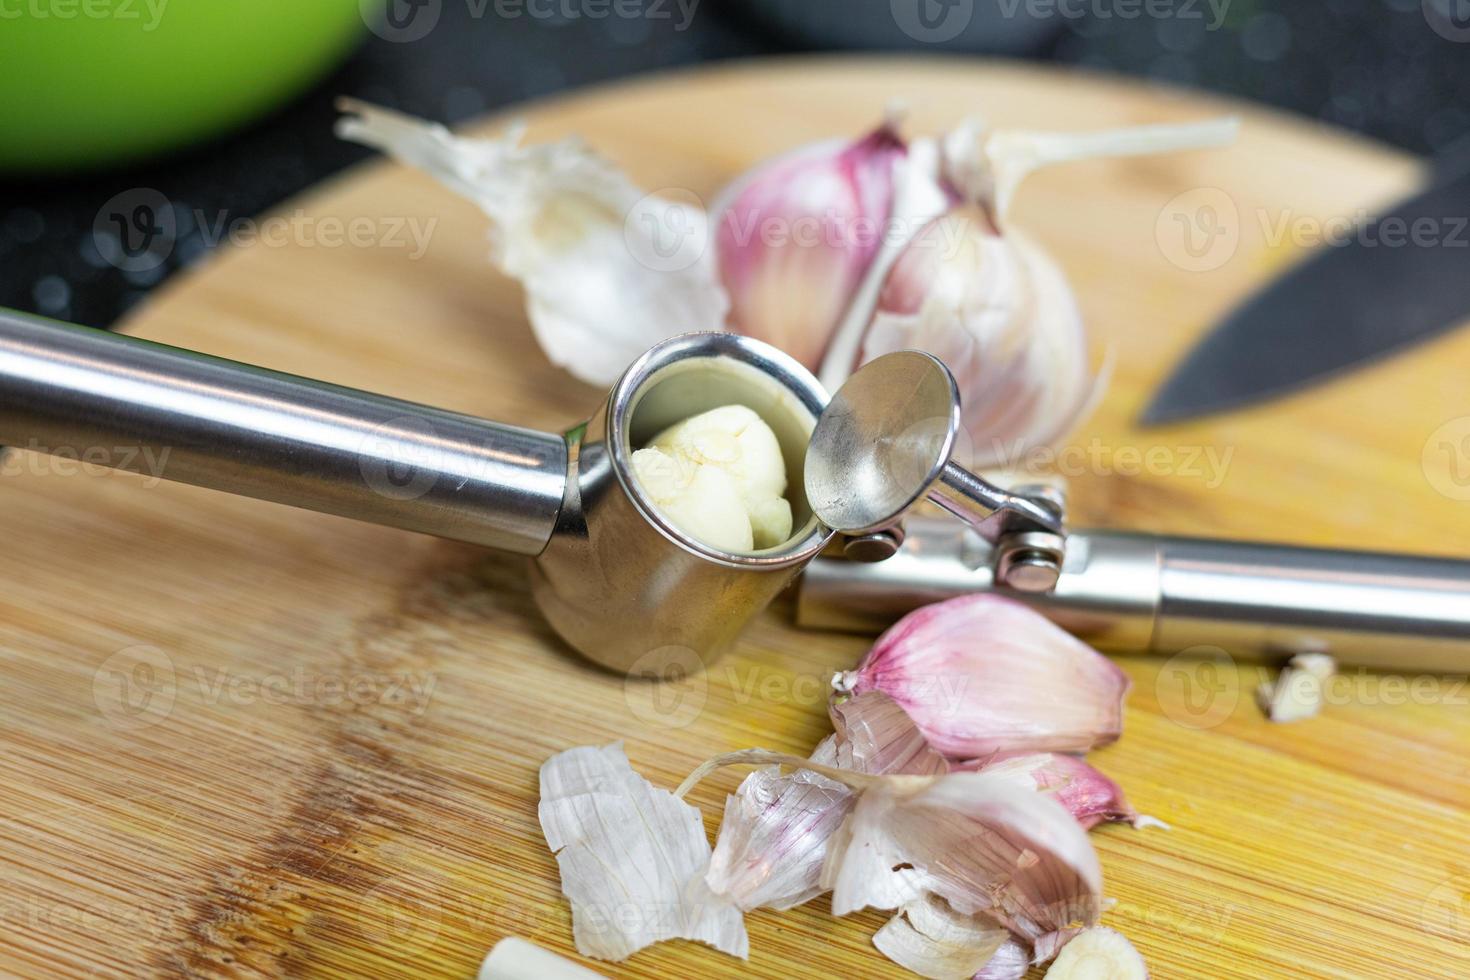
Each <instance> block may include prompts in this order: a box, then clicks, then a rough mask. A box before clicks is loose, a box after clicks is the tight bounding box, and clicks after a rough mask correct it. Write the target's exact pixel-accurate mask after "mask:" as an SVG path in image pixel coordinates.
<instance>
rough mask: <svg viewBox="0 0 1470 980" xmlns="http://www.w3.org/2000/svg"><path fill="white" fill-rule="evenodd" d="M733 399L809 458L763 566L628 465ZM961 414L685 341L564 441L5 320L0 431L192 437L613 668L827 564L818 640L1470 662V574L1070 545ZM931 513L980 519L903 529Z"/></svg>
mask: <svg viewBox="0 0 1470 980" xmlns="http://www.w3.org/2000/svg"><path fill="white" fill-rule="evenodd" d="M731 403H738V404H743V405H746V406H748V407H750V408H752V409H754V410H755V411H756V412H757V413H758V414H760V415H761V417H762V418H763V419H764V420H765V421H766V422H767V424H768V425H770V426H771V428H772V430H773V431H774V432H775V434H776V437H777V440H778V441H779V442H780V444H781V449H782V454H783V456H784V458H785V460H786V463H787V468H788V483H789V488H790V489H789V491H788V496H789V499H790V502H791V504H792V509H793V515H794V518H795V521H794V527H795V530H794V532H793V534H792V536H791V538H790V539H788V540H787V541H786V542H785V543H783V544H782V545H780V546H778V547H775V548H770V549H766V550H764V551H758V552H752V553H730V552H722V551H719V550H716V549H713V548H711V547H709V546H707V545H704V544H701V543H700V542H698V541H696V540H694V539H692V538H690V537H689V536H688V535H686V534H685V533H684V532H682V531H681V530H680V529H679V528H677V527H676V526H674V525H673V524H671V523H670V522H669V521H668V520H667V519H665V517H664V516H663V515H661V514H660V513H659V511H658V510H657V508H656V507H655V506H654V505H653V504H652V503H651V502H650V501H649V500H647V499H646V498H645V497H644V495H643V494H642V492H641V491H640V489H639V487H638V485H637V483H636V481H635V480H634V479H633V478H632V475H631V471H630V458H631V455H632V452H633V451H634V449H636V448H639V447H640V446H641V445H642V444H643V443H644V442H646V441H647V440H648V439H650V438H651V437H652V436H653V435H654V434H655V433H657V432H658V431H660V430H662V429H663V428H665V427H667V426H668V425H670V424H672V423H674V422H677V421H680V420H682V419H683V418H686V417H689V416H691V415H694V414H697V413H699V412H702V411H705V410H706V409H709V408H714V407H717V406H719V405H725V404H731ZM958 408H959V395H958V391H957V389H956V388H955V384H954V380H953V378H951V377H950V375H949V373H948V371H947V370H946V369H945V368H944V366H943V365H942V364H940V363H939V362H938V361H937V360H935V359H934V358H933V357H931V356H929V355H927V354H921V353H918V352H912V351H910V352H901V353H899V354H893V355H888V356H886V357H883V358H879V359H877V360H875V361H873V362H872V363H870V364H868V365H865V366H864V367H863V368H862V369H861V370H859V371H857V372H856V373H854V374H853V376H852V377H851V378H850V379H849V380H848V382H847V383H846V384H844V386H843V388H842V389H841V391H839V392H838V393H837V395H836V396H834V397H832V398H831V399H830V400H829V398H828V396H827V393H826V391H825V390H824V389H823V388H822V387H821V385H820V384H818V382H817V381H816V379H815V378H813V377H812V376H811V374H810V373H809V372H807V371H806V370H805V369H804V368H803V367H802V366H801V365H800V364H798V363H797V362H796V361H794V360H793V359H791V358H790V357H788V356H787V355H785V354H783V353H781V352H780V351H778V350H776V349H775V348H773V347H770V346H768V345H766V344H763V343H761V342H759V341H756V340H752V339H750V338H747V337H741V336H737V335H733V334H724V333H705V334H688V335H684V336H680V337H675V338H673V339H671V340H668V341H665V342H664V343H661V344H659V345H658V346H656V347H654V348H653V349H651V350H650V351H648V352H647V353H645V354H644V355H643V356H641V357H640V358H638V359H637V360H636V361H635V362H634V363H633V364H632V365H631V366H629V368H628V369H627V370H626V371H625V372H624V373H623V375H622V377H621V378H620V379H619V380H618V381H617V383H616V384H615V385H614V386H613V389H612V391H611V392H610V393H609V395H608V397H607V398H606V399H605V400H604V401H603V402H602V403H601V405H599V406H598V407H597V409H596V411H595V412H594V413H593V415H592V417H591V418H590V419H589V420H588V421H586V422H584V423H582V424H581V425H577V426H575V427H573V428H571V429H569V430H568V431H567V432H565V433H560V434H556V433H546V432H537V431H532V430H529V429H523V428H518V427H515V426H510V425H504V424H501V423H496V422H489V421H486V420H483V419H478V418H474V417H472V416H468V415H463V414H460V413H455V412H448V411H444V410H441V409H436V408H430V407H427V406H423V405H418V404H414V403H410V402H404V401H399V400H396V399H391V398H385V397H383V396H380V395H375V394H371V393H368V392H362V391H355V390H352V389H348V388H343V387H338V386H335V385H329V384H325V383H322V382H319V381H312V380H309V379H305V378H300V377H295V376H292V375H288V374H282V373H279V372H274V371H267V370H264V369H262V368H258V367H252V366H249V365H244V364H239V363H236V362H232V361H227V360H223V359H220V358H215V357H210V356H207V355H204V354H199V353H195V352H192V351H187V350H182V349H179V348H175V347H169V346H165V345H162V344H156V343H151V342H149V341H145V340H140V339H137V338H131V337H126V336H121V335H117V334H108V333H102V332H99V331H95V330H90V329H87V328H83V327H77V326H72V325H69V324H62V323H57V322H55V321H50V320H44V319H40V318H36V317H30V316H24V315H20V314H15V313H8V312H4V311H0V442H3V443H7V444H10V445H12V446H21V447H24V448H25V449H27V450H34V451H39V452H48V451H55V450H56V449H58V448H65V447H79V446H86V447H91V448H92V450H93V452H92V453H91V454H89V459H92V460H95V461H97V462H99V463H102V464H104V465H109V466H113V467H116V468H120V469H130V468H136V467H138V466H139V465H140V462H139V461H140V460H141V459H143V458H153V459H155V460H157V459H160V458H162V453H163V452H164V451H165V450H167V457H166V459H167V461H166V463H165V465H164V469H163V472H162V473H155V474H152V475H156V476H162V477H163V478H164V479H168V480H174V481H178V482H183V483H190V484H194V485H198V486H204V487H210V488H213V489H218V490H226V491H229V492H232V493H237V494H242V495H245V496H249V497H255V498H259V499H263V500H270V501H276V502H279V503H285V504H290V505H293V506H297V507H304V508H307V509H311V510H316V511H322V512H326V513H331V514H338V515H341V516H346V517H351V518H356V519H359V520H365V521H371V522H373V523H377V524H383V525H388V526H392V527H399V528H404V529H406V530H411V531H419V532H424V533H428V534H434V535H438V536H440V537H444V538H449V539H453V540H457V541H465V542H469V543H472V544H478V545H482V546H485V547H489V548H495V549H499V550H503V551H509V552H514V553H519V554H524V555H528V556H532V562H531V566H530V583H531V591H532V595H533V597H534V598H535V601H536V603H537V605H538V606H539V608H540V609H541V611H542V613H543V614H544V615H545V616H546V618H547V620H548V621H549V622H550V624H551V625H552V627H553V628H554V629H555V630H556V631H557V632H558V634H560V635H561V636H562V637H563V638H564V639H565V640H566V641H567V642H568V643H569V644H570V645H571V646H573V647H574V648H576V649H577V650H579V651H580V652H581V653H583V654H584V655H586V656H587V657H588V658H589V659H591V660H593V661H595V662H597V663H599V664H602V665H603V666H606V667H609V668H612V669H615V670H620V671H635V672H650V673H659V672H661V671H662V670H663V668H664V667H666V666H668V665H679V666H687V665H688V664H689V663H690V662H691V655H692V657H694V658H697V659H698V661H700V662H704V663H709V662H711V661H712V660H713V659H714V658H716V657H718V656H719V655H720V654H721V653H722V652H723V651H724V650H725V649H727V648H728V647H729V646H730V645H731V644H732V643H733V642H734V640H735V638H736V637H737V636H738V635H739V633H740V631H741V629H742V628H743V627H744V625H745V624H746V623H747V622H748V621H749V620H750V618H751V617H752V616H754V615H755V614H756V613H757V612H759V611H760V610H761V609H763V608H764V607H765V606H766V605H767V604H768V603H769V602H770V601H771V599H773V598H774V597H775V596H776V595H777V594H778V593H779V592H780V591H781V590H782V589H784V588H785V587H786V586H787V585H789V584H790V583H791V581H792V580H793V579H794V578H796V576H797V575H798V574H800V573H801V572H802V571H803V570H804V569H805V570H806V575H805V576H804V582H803V585H802V591H801V595H800V600H799V604H798V608H799V619H800V621H801V622H802V623H804V624H807V625H816V626H823V627H837V628H845V629H851V628H859V629H867V628H871V627H875V626H880V625H882V624H883V623H886V622H887V621H889V620H891V619H893V618H896V617H897V616H898V615H900V614H902V613H903V612H905V611H907V610H908V609H910V608H913V607H914V606H916V605H919V604H922V603H924V602H928V601H933V600H935V599H939V598H944V597H947V596H950V595H954V594H958V593H961V592H966V591H972V590H976V589H996V590H999V591H1004V592H1007V593H1009V594H1012V595H1015V596H1017V597H1018V598H1021V599H1023V600H1024V601H1028V602H1032V603H1034V604H1035V605H1036V606H1037V608H1039V609H1041V611H1043V612H1044V613H1046V614H1047V615H1049V616H1051V617H1053V618H1054V619H1056V620H1057V621H1059V622H1061V623H1062V624H1063V625H1065V626H1067V627H1068V628H1070V629H1073V630H1075V631H1077V632H1078V633H1080V634H1082V635H1085V636H1087V637H1088V638H1089V639H1092V640H1094V642H1097V643H1099V644H1100V645H1103V646H1111V647H1116V648H1126V649H1135V650H1138V649H1156V650H1163V651H1168V652H1174V650H1175V648H1176V647H1179V646H1180V644H1188V643H1213V644H1216V645H1219V646H1222V647H1224V648H1226V649H1227V650H1231V651H1232V652H1237V653H1271V652H1283V653H1284V652H1291V651H1293V650H1295V649H1301V648H1310V649H1321V648H1324V647H1325V648H1326V649H1327V650H1328V651H1329V652H1333V653H1335V654H1337V655H1339V656H1340V657H1342V658H1343V659H1345V660H1348V661H1349V662H1356V663H1363V664H1367V665H1370V666H1378V667H1390V668H1398V669H1408V668H1416V669H1439V670H1464V669H1467V667H1470V562H1457V561H1449V560H1438V559H1426V558H1408V557H1387V556H1372V555H1362V554H1350V553H1345V552H1321V551H1311V550H1308V549H1292V548H1282V547H1278V546H1260V545H1241V544H1232V543H1226V542H1186V541H1180V540H1177V539H1165V538H1147V537H1141V536H1137V535H1118V534H1109V533H1107V532H1088V531H1078V532H1072V533H1070V534H1069V533H1067V530H1066V528H1065V517H1064V513H1063V503H1064V502H1063V501H1062V499H1061V498H1060V496H1058V495H1055V494H1053V493H1051V492H1048V491H1045V490H1042V489H1036V490H1034V491H1032V492H1007V491H1005V490H1002V489H1000V488H998V487H995V486H993V485H992V484H990V483H988V482H987V481H985V480H983V479H981V478H979V477H977V476H975V475H974V474H972V473H969V472H967V471H966V470H964V469H963V468H962V467H960V466H958V465H956V464H955V463H954V462H953V461H952V460H951V458H950V457H951V454H952V452H953V447H954V443H955V435H956V433H957V431H958V426H959V410H958ZM108 446H113V447H131V448H132V449H134V450H145V451H148V452H149V453H151V457H149V456H147V455H145V454H144V453H139V452H127V451H124V450H121V449H115V450H109V449H106V448H104V447H108ZM99 454H100V455H99ZM924 499H928V500H932V501H934V502H936V503H938V504H939V505H940V506H941V507H943V508H944V509H945V510H947V511H949V512H950V513H951V514H953V515H954V516H957V517H959V518H961V519H962V520H964V521H965V522H966V523H968V524H969V525H970V526H969V528H963V527H960V526H957V525H955V524H953V523H950V522H943V524H942V525H939V524H935V523H933V522H932V521H927V520H925V519H919V518H908V519H907V520H906V519H905V514H906V512H907V511H908V509H909V508H910V506H912V505H913V504H914V503H916V502H918V501H920V500H924ZM905 526H906V527H907V535H906V534H905ZM839 532H840V534H839ZM819 554H821V555H824V556H823V557H820V558H819V557H818V556H819ZM882 559H889V560H887V561H882ZM874 561H877V564H874Z"/></svg>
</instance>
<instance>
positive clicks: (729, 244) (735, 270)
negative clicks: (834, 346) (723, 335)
mask: <svg viewBox="0 0 1470 980" xmlns="http://www.w3.org/2000/svg"><path fill="white" fill-rule="evenodd" d="M907 152H908V151H907V147H906V146H905V144H904V141H903V140H902V138H901V137H900V136H899V134H898V132H897V130H896V127H895V125H894V123H893V122H892V121H891V120H890V121H887V122H885V123H884V124H883V125H881V126H880V127H878V129H876V130H874V131H873V132H872V133H870V134H869V135H867V136H866V137H863V138H862V139H859V140H857V141H856V142H851V143H848V142H841V141H834V142H827V143H820V144H817V145H814V146H809V147H805V148H803V149H800V150H797V151H795V152H793V153H790V154H787V155H786V156H782V157H778V158H776V159H775V160H772V161H770V162H768V163H765V164H763V165H761V166H760V167H758V168H756V169H755V170H754V171H752V172H750V173H749V174H747V175H746V176H744V177H742V178H741V179H740V180H738V181H737V182H736V183H735V184H734V185H732V186H731V187H730V188H728V189H727V190H726V191H725V192H724V194H723V195H722V197H721V199H720V201H719V202H718V203H717V204H716V205H715V207H714V208H713V209H712V213H713V214H714V216H715V219H714V220H715V222H716V226H715V229H714V245H715V256H716V265H717V268H718V270H719V277H720V281H721V283H722V284H723V285H724V288H725V291H726V292H727V293H728V295H729V297H730V324H731V326H732V328H733V329H734V330H736V331H737V332H739V333H743V334H746V335H748V336H751V337H756V338H758V339H760V340H764V341H766V342H767V343H770V344H773V345H775V346H776V347H779V348H781V349H782V350H784V351H785V352H786V353H788V354H790V355H792V356H793V357H795V358H796V359H797V360H799V361H801V362H802V363H803V364H805V365H806V366H807V367H809V368H813V369H815V368H816V367H817V365H818V364H820V362H821V360H822V355H823V353H824V352H825V351H826V349H827V345H828V342H829V340H830V339H831V337H832V334H833V333H834V331H835V330H836V328H837V326H838V324H839V322H840V321H841V319H842V317H843V315H844V314H845V313H846V312H847V310H848V308H849V306H850V305H851V304H852V300H853V296H854V294H855V293H856V292H857V291H858V287H859V286H860V285H861V283H862V282H863V279H864V277H865V276H866V275H867V273H868V270H869V268H870V267H871V266H872V263H873V260H874V258H875V257H876V256H877V254H878V251H879V249H880V247H881V245H882V242H883V240H884V237H885V231H886V226H887V224H888V221H889V217H890V213H891V211H892V208H893V200H894V189H895V185H896V183H897V181H898V175H899V170H900V167H901V165H902V164H903V161H904V159H905V157H906V155H907Z"/></svg>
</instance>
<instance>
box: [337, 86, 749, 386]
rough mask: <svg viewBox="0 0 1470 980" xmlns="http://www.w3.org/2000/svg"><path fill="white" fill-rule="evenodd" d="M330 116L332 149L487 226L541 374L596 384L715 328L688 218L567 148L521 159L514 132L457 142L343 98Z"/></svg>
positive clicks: (710, 286)
mask: <svg viewBox="0 0 1470 980" xmlns="http://www.w3.org/2000/svg"><path fill="white" fill-rule="evenodd" d="M338 107H339V108H340V109H342V110H343V111H344V112H346V113H348V115H346V116H344V117H343V118H342V119H341V120H339V121H338V123H337V129H336V131H337V135H338V136H340V137H342V138H343V139H348V140H353V141H354V142H358V143H363V144H365V145H367V146H371V147H374V148H376V149H378V150H381V151H383V152H385V153H389V154H391V155H392V156H394V157H395V158H397V159H399V160H401V161H403V162H404V163H407V164H409V165H411V166H415V167H418V168H419V169H421V170H423V171H424V172H425V173H428V174H430V175H431V176H433V177H435V178H437V179H439V180H440V181H442V182H443V183H444V184H445V185H447V186H448V187H449V188H450V189H451V190H454V191H456V192H457V193H459V194H462V195H464V196H465V197H467V198H469V199H470V200H471V201H474V202H475V203H476V204H478V205H479V206H480V208H481V210H483V211H484V212H485V214H486V215H487V216H488V217H489V218H490V221H491V226H490V242H491V259H492V261H494V262H495V264H496V265H497V266H498V267H499V268H500V270H501V271H502V272H504V273H505V274H506V275H509V276H512V277H514V278H515V279H517V280H518V281H519V282H520V283H521V285H522V286H523V287H524V288H525V294H526V314H527V317H528V319H529V320H530V322H531V328H532V330H533V332H534V333H535V335H536V340H537V342H538V343H539V344H540V346H541V349H542V351H544V352H545V354H546V356H547V358H548V359H549V360H550V361H551V362H552V363H553V364H556V365H558V366H559V367H563V368H565V369H566V370H567V371H568V372H570V373H571V374H573V375H575V376H576V377H578V378H580V379H582V380H583V381H589V382H591V383H593V384H597V385H608V384H611V383H612V382H613V381H616V380H617V378H618V376H619V375H621V374H622V373H623V371H624V370H625V369H626V368H627V366H628V365H629V364H631V363H632V362H633V361H634V360H636V359H637V358H638V357H639V356H640V355H642V354H643V353H644V352H645V351H646V350H648V349H649V348H650V347H652V346H653V345H655V344H657V343H658V342H659V341H661V340H666V339H667V338H669V337H672V336H675V335H677V334H681V333H689V332H692V331H697V330H717V331H718V330H724V329H725V319H726V314H727V312H728V311H729V306H730V304H729V299H728V297H727V296H726V295H725V291H724V290H723V289H722V288H721V287H720V285H719V282H718V281H717V279H716V276H715V270H714V264H713V261H712V260H711V257H710V256H709V254H708V251H709V250H708V248H707V247H706V242H707V240H708V237H709V228H708V217H707V215H706V214H705V212H704V211H703V210H701V209H700V208H698V207H695V206H693V205H691V204H686V203H684V202H681V201H676V200H672V199H669V198H664V197H659V196H657V195H651V194H646V193H644V191H643V190H641V189H640V188H639V187H638V186H637V185H636V184H635V183H633V181H632V180H630V179H629V178H628V176H627V175H626V174H624V173H623V172H622V171H621V170H619V169H618V168H617V167H615V166H613V165H612V164H611V163H609V162H608V161H606V160H604V159H602V158H601V157H599V156H597V155H596V154H595V153H593V152H592V151H591V150H589V149H588V148H587V147H586V146H584V145H583V144H582V143H581V142H580V141H579V140H575V139H568V140H562V141H560V142H556V143H546V144H539V145H532V146H522V145H520V137H521V133H520V131H519V129H512V130H510V131H509V132H507V133H506V134H505V135H504V136H501V137H499V138H493V139H482V140H477V139H461V138H459V137H456V136H454V135H453V134H452V133H450V132H449V130H448V129H446V128H444V127H443V126H438V125H435V124H432V123H428V122H425V121H423V120H420V119H414V118H413V117H411V116H406V115H403V114H402V113H398V112H394V111H392V110H389V109H384V108H381V107H378V106H372V105H368V104H366V103H363V102H359V101H357V100H354V99H343V100H341V101H339V103H338ZM691 250H692V251H691ZM686 253H688V254H686Z"/></svg>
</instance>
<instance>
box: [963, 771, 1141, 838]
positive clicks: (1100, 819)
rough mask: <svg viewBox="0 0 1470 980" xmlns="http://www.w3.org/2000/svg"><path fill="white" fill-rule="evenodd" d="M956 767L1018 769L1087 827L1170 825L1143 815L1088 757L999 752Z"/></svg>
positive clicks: (1037, 787) (1086, 828)
mask: <svg viewBox="0 0 1470 980" xmlns="http://www.w3.org/2000/svg"><path fill="white" fill-rule="evenodd" d="M955 768H956V769H959V770H969V771H974V772H988V773H992V774H995V773H1007V772H1009V773H1016V774H1017V775H1021V776H1024V777H1025V778H1027V779H1029V780H1030V781H1031V783H1032V785H1034V786H1035V788H1036V789H1037V790H1038V791H1040V792H1047V793H1051V794H1052V795H1053V796H1054V797H1056V800H1057V802H1058V803H1060V804H1062V806H1064V807H1066V808H1067V812H1068V813H1070V814H1072V816H1073V817H1075V818H1076V819H1077V822H1078V823H1080V824H1081V825H1082V828H1083V829H1084V830H1091V829H1092V828H1093V827H1096V826H1097V825H1098V824H1101V823H1109V822H1114V821H1116V822H1122V823H1127V824H1130V825H1132V826H1133V827H1134V828H1135V829H1138V828H1143V827H1167V826H1168V825H1167V824H1165V823H1162V822H1161V821H1158V820H1155V819H1154V818H1152V817H1145V816H1141V815H1140V814H1139V812H1138V811H1137V810H1135V809H1133V807H1132V806H1131V805H1130V804H1129V803H1128V801H1127V800H1126V799H1125V798H1124V796H1123V789H1122V787H1120V786H1119V785H1118V784H1117V783H1115V782H1113V781H1112V780H1111V779H1109V778H1108V777H1107V776H1105V775H1103V774H1102V773H1101V772H1099V771H1098V770H1097V769H1096V768H1094V767H1093V766H1092V765H1091V764H1090V763H1088V761H1087V760H1086V759H1082V758H1079V757H1077V756H1075V755H1064V754H1061V753H1057V752H1043V753H1036V754H1028V755H1008V756H998V757H996V758H994V759H988V760H972V761H970V762H964V763H960V764H958V765H957V766H956V767H955Z"/></svg>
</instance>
